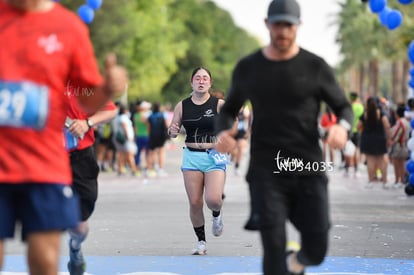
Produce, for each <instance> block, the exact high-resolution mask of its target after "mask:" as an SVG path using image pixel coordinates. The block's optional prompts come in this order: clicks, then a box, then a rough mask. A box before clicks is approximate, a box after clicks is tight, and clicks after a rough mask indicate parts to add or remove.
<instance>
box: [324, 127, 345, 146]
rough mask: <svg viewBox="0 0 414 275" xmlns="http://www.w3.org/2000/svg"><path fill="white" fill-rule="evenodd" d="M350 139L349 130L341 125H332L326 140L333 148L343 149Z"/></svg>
mask: <svg viewBox="0 0 414 275" xmlns="http://www.w3.org/2000/svg"><path fill="white" fill-rule="evenodd" d="M347 140H348V132H347V130H346V129H345V128H344V127H342V126H341V125H338V124H335V125H332V126H331V127H330V128H329V130H328V137H327V139H326V142H327V143H328V145H329V146H330V147H331V148H334V149H343V148H344V147H345V144H346V142H347Z"/></svg>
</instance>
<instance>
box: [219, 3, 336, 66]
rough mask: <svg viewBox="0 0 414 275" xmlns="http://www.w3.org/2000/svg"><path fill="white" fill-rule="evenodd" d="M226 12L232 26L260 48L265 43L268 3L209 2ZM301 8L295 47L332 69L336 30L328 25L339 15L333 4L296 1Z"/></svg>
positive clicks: (266, 40)
mask: <svg viewBox="0 0 414 275" xmlns="http://www.w3.org/2000/svg"><path fill="white" fill-rule="evenodd" d="M213 1H214V2H215V3H216V4H217V5H218V6H220V7H221V8H223V9H225V10H227V11H229V12H230V14H231V15H232V17H233V20H234V21H235V23H236V25H238V26H239V27H241V28H243V29H245V30H246V31H248V32H249V33H250V34H252V35H253V36H256V37H258V38H259V40H260V41H262V42H263V45H265V44H267V43H269V35H268V31H267V29H266V26H265V24H264V19H265V17H266V15H267V8H268V6H269V3H270V2H271V1H270V0H213ZM297 1H298V2H299V5H300V6H301V20H302V25H301V26H300V28H299V31H298V35H297V41H298V43H299V45H300V46H301V47H303V48H305V49H307V50H310V51H312V52H314V53H315V54H317V55H319V56H321V57H323V58H324V59H325V60H326V61H327V62H328V63H329V64H330V65H332V66H335V65H336V64H337V63H338V62H339V60H340V56H339V47H338V45H337V44H336V43H335V35H336V32H337V27H336V26H335V25H333V24H332V22H334V21H335V18H336V14H337V13H338V11H339V6H338V4H337V1H334V0H297Z"/></svg>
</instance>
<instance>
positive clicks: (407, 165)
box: [405, 159, 414, 174]
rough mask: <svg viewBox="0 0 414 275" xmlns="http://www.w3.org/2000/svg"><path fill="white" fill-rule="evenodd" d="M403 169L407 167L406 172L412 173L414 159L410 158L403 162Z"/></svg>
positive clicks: (413, 171)
mask: <svg viewBox="0 0 414 275" xmlns="http://www.w3.org/2000/svg"><path fill="white" fill-rule="evenodd" d="M405 169H407V171H408V173H410V174H413V173H414V161H413V160H411V159H410V160H409V161H407V163H406V164H405Z"/></svg>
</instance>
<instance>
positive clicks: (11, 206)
mask: <svg viewBox="0 0 414 275" xmlns="http://www.w3.org/2000/svg"><path fill="white" fill-rule="evenodd" d="M0 209H1V214H0V239H5V238H13V237H14V231H15V227H16V223H19V224H20V225H21V230H22V232H21V233H22V240H26V237H27V235H28V234H30V233H34V232H42V231H50V230H62V231H63V230H66V229H68V228H74V227H76V226H77V224H78V222H79V219H80V213H79V202H78V197H77V196H76V195H75V194H74V193H73V191H72V188H71V186H68V185H62V184H48V183H47V184H46V183H45V184H40V183H26V184H7V183H6V184H3V183H0Z"/></svg>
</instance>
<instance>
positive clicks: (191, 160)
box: [181, 147, 226, 173]
mask: <svg viewBox="0 0 414 275" xmlns="http://www.w3.org/2000/svg"><path fill="white" fill-rule="evenodd" d="M181 171H201V172H203V173H206V172H210V171H226V165H225V164H219V165H217V164H216V163H215V162H214V160H213V158H212V157H211V156H210V155H209V153H208V152H207V150H206V151H202V152H199V151H190V150H189V149H188V148H187V147H184V154H183V161H182V165H181Z"/></svg>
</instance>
